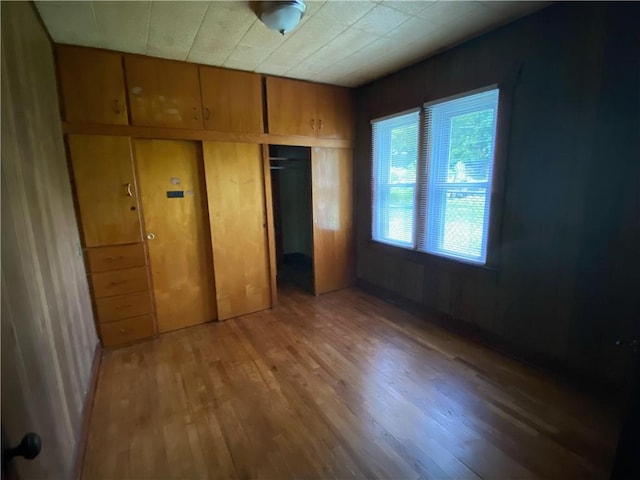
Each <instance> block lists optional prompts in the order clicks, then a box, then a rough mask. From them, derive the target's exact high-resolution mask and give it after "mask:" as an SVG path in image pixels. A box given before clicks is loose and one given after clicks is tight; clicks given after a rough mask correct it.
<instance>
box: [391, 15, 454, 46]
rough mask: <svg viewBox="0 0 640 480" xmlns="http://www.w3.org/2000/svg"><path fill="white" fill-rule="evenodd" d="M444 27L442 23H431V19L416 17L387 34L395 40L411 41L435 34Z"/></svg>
mask: <svg viewBox="0 0 640 480" xmlns="http://www.w3.org/2000/svg"><path fill="white" fill-rule="evenodd" d="M442 28H444V27H442V25H437V24H434V23H431V22H430V21H429V20H425V19H423V18H417V17H414V18H411V19H409V20H407V21H406V22H405V23H403V24H402V25H400V26H399V27H397V28H396V29H394V30H392V31H390V32H389V33H387V35H386V36H387V37H389V38H393V39H394V40H400V41H403V42H407V43H411V42H415V41H416V40H420V39H422V38H425V37H430V36H433V35H434V34H436V32H438V30H441V29H442Z"/></svg>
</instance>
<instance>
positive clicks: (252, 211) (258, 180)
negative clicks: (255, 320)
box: [203, 142, 271, 320]
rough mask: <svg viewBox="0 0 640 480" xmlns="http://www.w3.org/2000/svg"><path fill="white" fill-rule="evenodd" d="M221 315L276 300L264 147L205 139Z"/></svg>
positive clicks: (236, 313) (232, 314)
mask: <svg viewBox="0 0 640 480" xmlns="http://www.w3.org/2000/svg"><path fill="white" fill-rule="evenodd" d="M203 149H204V165H205V174H206V180H207V197H208V199H209V224H210V227H211V242H212V245H213V260H214V272H215V279H216V298H217V303H218V317H219V318H220V319H221V320H225V319H227V318H232V317H237V316H239V315H244V314H246V313H251V312H256V311H258V310H264V309H266V308H269V307H270V306H271V285H270V276H269V255H268V246H267V231H266V222H267V220H266V210H265V191H264V176H263V165H262V152H261V147H260V145H257V144H249V143H218V142H204V143H203Z"/></svg>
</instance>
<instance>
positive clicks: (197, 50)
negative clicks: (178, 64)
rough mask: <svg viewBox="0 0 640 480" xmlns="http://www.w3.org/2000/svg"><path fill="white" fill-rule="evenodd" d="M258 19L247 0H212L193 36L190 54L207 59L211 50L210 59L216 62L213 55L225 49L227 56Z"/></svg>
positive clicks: (210, 61)
mask: <svg viewBox="0 0 640 480" xmlns="http://www.w3.org/2000/svg"><path fill="white" fill-rule="evenodd" d="M256 21H257V17H256V16H255V14H254V13H253V11H252V10H251V8H249V6H248V5H247V4H246V3H245V2H212V3H211V5H210V7H209V9H208V10H207V13H206V14H205V16H204V19H203V20H202V25H200V29H199V30H198V33H197V34H196V37H195V39H194V40H193V45H192V46H191V51H190V52H189V58H192V56H193V58H195V57H197V58H200V59H205V58H206V55H207V54H210V55H211V59H210V60H209V62H207V63H214V60H213V59H214V58H220V56H221V55H222V54H223V53H224V58H225V59H226V57H227V56H229V53H231V50H233V48H234V47H235V46H236V45H237V44H238V42H239V41H240V40H241V39H242V37H243V36H244V35H245V34H246V33H247V31H248V30H249V28H250V27H251V26H252V25H253V23H254V22H256ZM223 61H224V59H223ZM216 63H217V62H216Z"/></svg>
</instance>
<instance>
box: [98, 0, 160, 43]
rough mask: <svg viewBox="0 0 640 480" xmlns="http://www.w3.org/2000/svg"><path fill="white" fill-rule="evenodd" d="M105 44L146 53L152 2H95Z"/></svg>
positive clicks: (99, 29) (100, 30)
mask: <svg viewBox="0 0 640 480" xmlns="http://www.w3.org/2000/svg"><path fill="white" fill-rule="evenodd" d="M93 8H94V11H95V14H96V23H97V26H98V32H99V33H100V37H101V39H102V43H103V44H108V45H109V48H111V49H114V50H120V51H122V52H131V53H145V52H146V48H147V35H148V33H149V13H150V12H151V2H93Z"/></svg>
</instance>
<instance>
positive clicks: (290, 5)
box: [260, 0, 307, 35]
mask: <svg viewBox="0 0 640 480" xmlns="http://www.w3.org/2000/svg"><path fill="white" fill-rule="evenodd" d="M306 9H307V6H306V5H305V4H304V1H303V0H292V1H288V2H260V20H262V23H264V24H265V25H266V26H267V27H268V28H269V30H275V31H276V32H280V33H281V34H282V35H284V34H285V33H288V32H290V31H291V30H293V29H294V28H296V25H298V22H300V19H301V18H302V16H303V15H304V12H305V10H306Z"/></svg>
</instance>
